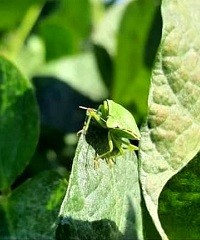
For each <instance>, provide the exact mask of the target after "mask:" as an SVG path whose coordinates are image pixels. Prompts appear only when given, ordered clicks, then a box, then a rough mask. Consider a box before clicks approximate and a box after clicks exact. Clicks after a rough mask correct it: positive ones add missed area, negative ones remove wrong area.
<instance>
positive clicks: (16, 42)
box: [9, 4, 43, 60]
mask: <svg viewBox="0 0 200 240" xmlns="http://www.w3.org/2000/svg"><path fill="white" fill-rule="evenodd" d="M42 7H43V4H35V5H32V6H30V8H29V9H28V11H27V12H26V14H25V16H24V19H23V20H22V22H21V25H20V26H19V28H18V29H17V30H16V31H15V32H14V34H13V36H12V38H11V42H10V46H9V50H10V51H9V52H10V54H9V57H11V58H12V59H13V60H15V59H16V57H17V56H18V54H19V52H20V50H21V49H22V46H23V44H24V42H25V40H26V38H27V36H28V35H29V33H30V31H31V29H32V28H33V26H34V24H35V22H36V21H37V19H38V16H39V14H40V12H41V10H42Z"/></svg>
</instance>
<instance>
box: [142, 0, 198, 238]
mask: <svg viewBox="0 0 200 240" xmlns="http://www.w3.org/2000/svg"><path fill="white" fill-rule="evenodd" d="M193 3H194V4H193ZM199 7H200V5H199V3H198V4H197V3H196V2H195V1H193V2H192V3H191V1H190V3H188V2H187V1H181V2H179V1H167V0H164V1H163V4H162V16H163V34H162V41H161V45H160V49H159V52H158V55H157V60H156V63H155V68H154V70H153V74H152V79H151V81H152V82H151V89H150V94H149V102H148V103H149V115H148V119H147V124H146V126H145V127H144V128H143V130H142V140H141V151H140V159H141V171H140V179H141V183H142V188H143V194H144V198H145V201H146V205H147V208H148V210H149V212H150V215H151V216H152V218H153V220H154V222H155V224H156V226H157V229H158V231H159V232H160V235H161V236H162V238H163V239H167V236H166V234H165V232H164V231H163V229H162V226H161V224H160V221H159V217H158V214H157V208H158V198H159V195H160V192H161V191H162V189H163V187H164V185H165V184H166V182H167V181H168V180H169V179H170V178H171V177H172V176H173V175H174V174H176V173H177V172H178V171H180V170H181V169H182V168H183V167H184V166H185V165H186V164H187V163H188V162H189V161H190V160H191V159H192V158H193V157H194V156H195V155H196V154H197V152H198V151H199V150H200V121H199V112H200V111H199V110H200V101H199V100H198V99H199V94H200V89H199V84H200V81H199V77H198V73H199V70H200V64H199V56H198V50H197V49H199V47H200V42H199V41H198V40H197V33H198V32H199V30H200V28H199V26H198V25H197V23H196V22H195V20H197V18H198V17H199V11H198V9H199ZM193 16H194V17H193Z"/></svg>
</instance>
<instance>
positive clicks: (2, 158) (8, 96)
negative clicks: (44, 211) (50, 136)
mask: <svg viewBox="0 0 200 240" xmlns="http://www.w3.org/2000/svg"><path fill="white" fill-rule="evenodd" d="M0 83H1V86H0V119H1V125H0V165H1V167H0V171H1V174H0V189H6V188H8V187H9V186H10V185H11V184H12V183H13V182H14V180H15V178H16V177H17V176H18V175H19V174H20V173H21V172H22V171H23V169H24V168H25V166H26V165H27V163H28V162H29V160H30V157H31V156H32V154H33V152H34V150H35V147H36V144H37V140H38V135H39V116H38V107H37V103H36V99H35V96H34V92H33V88H32V86H31V84H30V82H29V81H28V80H27V79H25V78H24V77H23V76H22V74H21V73H20V72H19V71H18V69H17V68H16V67H15V66H14V65H13V64H12V63H11V62H9V61H7V60H6V59H4V58H3V57H1V58H0Z"/></svg>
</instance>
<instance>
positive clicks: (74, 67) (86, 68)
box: [39, 52, 108, 101]
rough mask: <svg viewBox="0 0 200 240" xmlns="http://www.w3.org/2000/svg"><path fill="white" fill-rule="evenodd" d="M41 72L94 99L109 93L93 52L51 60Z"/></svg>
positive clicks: (99, 98)
mask: <svg viewBox="0 0 200 240" xmlns="http://www.w3.org/2000/svg"><path fill="white" fill-rule="evenodd" d="M39 74H40V75H44V76H49V75H50V76H52V77H55V78H58V79H60V80H62V81H64V82H66V83H67V84H69V85H70V86H71V87H72V88H74V89H76V90H77V91H79V92H80V93H82V94H83V95H85V96H87V97H89V98H91V99H93V100H94V101H95V100H96V101H98V100H102V99H103V98H106V97H107V95H108V91H107V89H106V87H105V85H104V83H103V82H102V79H101V76H100V72H99V70H98V66H97V63H96V60H95V56H94V54H93V53H92V52H85V53H82V54H79V55H74V56H71V57H64V58H61V59H58V60H56V61H51V62H49V63H48V64H47V65H45V66H44V67H43V68H42V69H41V70H40V71H39Z"/></svg>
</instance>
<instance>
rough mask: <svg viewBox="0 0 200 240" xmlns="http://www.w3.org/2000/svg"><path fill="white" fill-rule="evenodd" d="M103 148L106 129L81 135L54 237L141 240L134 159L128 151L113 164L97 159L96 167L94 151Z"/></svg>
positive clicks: (138, 192)
mask: <svg viewBox="0 0 200 240" xmlns="http://www.w3.org/2000/svg"><path fill="white" fill-rule="evenodd" d="M89 129H90V128H89ZM106 149H108V142H107V131H103V130H102V129H97V128H95V129H94V128H92V131H91V130H90V133H89V132H88V134H87V135H86V138H85V137H84V136H83V135H82V136H81V137H80V140H79V143H78V147H77V150H76V155H75V158H74V162H73V168H72V173H71V176H70V181H69V187H68V190H67V193H66V196H65V199H64V201H63V203H62V206H61V210H60V223H59V226H58V228H57V232H56V236H57V239H76V238H81V239H87V240H89V239H91V240H95V239H99V240H100V239H101V240H102V239H107V240H109V239H113V240H114V239H115V240H116V239H143V235H142V222H141V209H140V189H139V183H138V168H137V158H136V156H135V154H134V153H133V152H129V151H127V152H126V154H124V156H122V157H117V158H116V164H115V165H114V166H112V167H109V166H108V164H107V163H106V162H105V160H99V167H98V168H97V169H95V168H94V157H95V153H99V154H100V153H101V152H104V151H105V150H106Z"/></svg>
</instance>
